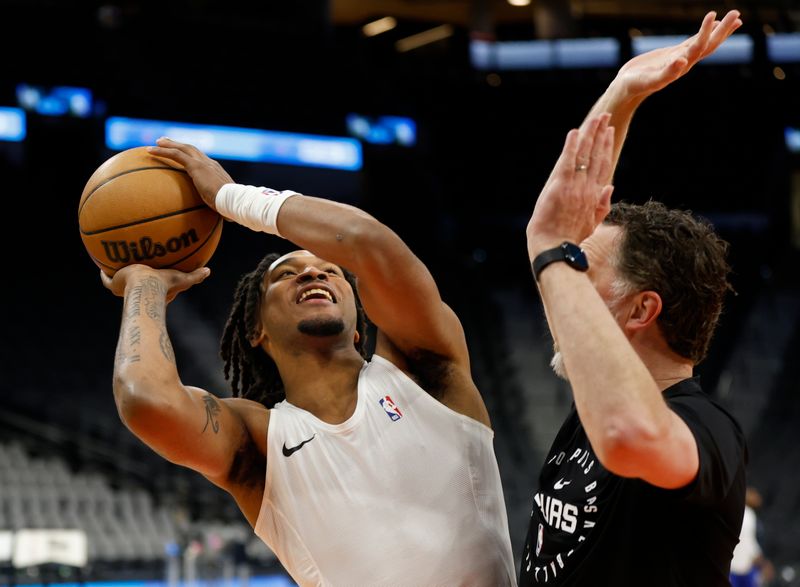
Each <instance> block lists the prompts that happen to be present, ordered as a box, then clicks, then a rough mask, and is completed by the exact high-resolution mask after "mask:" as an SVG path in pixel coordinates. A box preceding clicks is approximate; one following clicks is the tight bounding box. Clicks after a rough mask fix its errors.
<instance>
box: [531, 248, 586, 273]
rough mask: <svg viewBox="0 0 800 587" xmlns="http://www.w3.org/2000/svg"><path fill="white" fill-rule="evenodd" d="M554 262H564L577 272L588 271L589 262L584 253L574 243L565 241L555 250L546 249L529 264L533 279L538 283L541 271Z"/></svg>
mask: <svg viewBox="0 0 800 587" xmlns="http://www.w3.org/2000/svg"><path fill="white" fill-rule="evenodd" d="M556 261H564V262H565V263H566V264H567V265H569V266H570V267H572V268H573V269H575V270H577V271H588V270H589V261H587V259H586V253H584V252H583V249H581V248H580V247H579V246H578V245H576V244H574V243H571V242H568V241H565V242H563V243H561V245H559V246H558V247H556V248H555V249H547V250H546V251H542V252H541V253H539V254H538V255H536V258H535V259H534V260H533V262H532V263H531V268H532V269H533V278H534V279H535V280H536V281H537V282H538V281H539V274H540V273H541V272H542V269H544V268H545V267H547V266H548V265H550V263H555V262H556Z"/></svg>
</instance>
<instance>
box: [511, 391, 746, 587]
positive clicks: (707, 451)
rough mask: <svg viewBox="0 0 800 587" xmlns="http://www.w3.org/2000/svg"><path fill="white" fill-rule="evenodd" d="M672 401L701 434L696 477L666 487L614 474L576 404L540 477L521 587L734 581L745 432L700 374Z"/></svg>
mask: <svg viewBox="0 0 800 587" xmlns="http://www.w3.org/2000/svg"><path fill="white" fill-rule="evenodd" d="M664 399H665V400H666V401H667V403H668V405H669V407H670V408H671V409H672V410H673V411H674V412H675V413H676V414H678V416H680V417H681V418H682V419H683V420H684V422H686V424H687V425H688V426H689V429H690V430H691V431H692V434H694V437H695V440H696V441H697V448H698V453H699V457H700V469H699V472H698V475H697V478H696V479H695V480H694V481H693V482H692V483H690V484H689V485H688V486H686V487H684V488H681V489H675V490H667V489H661V488H658V487H655V486H653V485H650V484H649V483H646V482H644V481H642V480H640V479H629V478H624V477H620V476H618V475H615V474H613V473H611V472H609V471H608V470H606V469H605V468H604V467H603V466H602V465H601V464H600V461H599V460H598V459H597V457H596V456H595V454H594V451H593V450H592V447H591V445H590V444H589V439H588V438H587V436H586V432H585V430H584V429H583V426H582V425H581V422H580V420H579V419H578V413H577V412H576V410H575V407H574V405H573V408H572V411H571V413H570V415H569V416H568V418H567V420H566V422H564V425H563V426H562V427H561V430H560V431H559V433H558V435H557V436H556V439H555V442H554V443H553V446H552V448H551V449H550V452H549V453H548V455H547V458H546V459H545V464H544V466H543V467H542V471H541V474H540V476H539V490H538V492H537V493H536V495H535V496H534V500H533V501H534V503H533V511H532V513H531V522H530V527H529V529H528V537H527V540H526V542H525V550H524V551H523V554H522V564H521V568H520V579H519V584H520V586H521V587H526V586H528V585H558V586H598V587H612V586H613V587H625V586H635V587H645V586H646V587H660V586H670V587H675V586H696V587H716V586H723V585H724V586H726V587H728V586H729V585H730V582H729V578H728V574H729V571H730V564H731V557H732V556H733V548H734V546H736V543H737V542H738V540H739V531H740V529H741V525H742V516H743V515H744V497H745V485H746V479H745V468H746V464H747V448H746V444H745V439H744V435H743V433H742V430H741V428H740V426H739V424H738V423H737V422H736V420H735V419H734V418H733V417H732V416H731V415H730V414H728V413H727V412H726V411H725V409H724V408H722V407H721V406H719V405H718V404H716V403H715V402H714V401H713V400H711V399H710V398H709V397H708V396H707V395H706V394H705V393H704V392H703V391H702V389H701V388H700V385H699V382H698V380H697V378H692V379H686V380H684V381H681V382H680V383H677V384H675V385H673V386H671V387H670V388H668V389H666V390H665V391H664Z"/></svg>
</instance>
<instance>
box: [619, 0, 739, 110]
mask: <svg viewBox="0 0 800 587" xmlns="http://www.w3.org/2000/svg"><path fill="white" fill-rule="evenodd" d="M739 16H740V14H739V11H738V10H731V11H730V12H728V13H727V14H726V15H725V17H724V18H723V19H722V20H721V21H718V20H716V12H709V13H708V14H706V16H705V18H704V19H703V23H702V24H701V25H700V30H699V31H698V32H697V33H696V34H695V35H693V36H691V37H689V38H688V39H686V40H685V41H683V42H682V43H679V44H677V45H673V46H670V47H662V48H660V49H654V50H652V51H648V52H647V53H643V54H641V55H638V56H636V57H634V58H633V59H631V60H630V61H628V62H627V63H626V64H625V65H623V66H622V68H621V69H620V70H619V73H618V74H617V79H618V80H619V81H624V82H625V86H626V87H627V88H628V92H629V96H631V97H634V96H647V95H650V94H652V93H654V92H657V91H658V90H660V89H662V88H664V87H665V86H667V85H669V84H671V83H672V82H674V81H675V80H676V79H678V78H679V77H681V76H683V75H685V74H686V73H687V72H688V71H689V70H690V69H691V68H692V67H694V65H695V64H696V63H697V62H698V61H700V60H702V59H704V58H705V57H707V56H709V55H711V54H712V53H713V52H714V51H716V50H717V48H718V47H719V46H720V45H721V44H722V43H723V42H724V41H725V39H727V38H728V37H730V36H731V34H733V32H734V31H735V30H736V29H738V28H739V27H740V26H741V25H742V21H741V20H740V18H739Z"/></svg>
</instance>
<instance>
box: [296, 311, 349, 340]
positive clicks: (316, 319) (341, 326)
mask: <svg viewBox="0 0 800 587" xmlns="http://www.w3.org/2000/svg"><path fill="white" fill-rule="evenodd" d="M297 330H299V331H300V332H301V333H303V334H306V335H308V336H319V337H327V336H338V335H340V334H342V333H343V332H344V331H345V323H344V320H343V319H342V317H341V316H330V315H317V316H313V317H309V318H304V319H302V320H300V321H299V322H298V323H297Z"/></svg>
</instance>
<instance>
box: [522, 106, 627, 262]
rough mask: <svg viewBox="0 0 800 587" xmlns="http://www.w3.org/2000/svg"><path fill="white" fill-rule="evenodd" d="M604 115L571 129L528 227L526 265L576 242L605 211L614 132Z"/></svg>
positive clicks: (606, 211) (609, 196)
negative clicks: (567, 242) (561, 245)
mask: <svg viewBox="0 0 800 587" xmlns="http://www.w3.org/2000/svg"><path fill="white" fill-rule="evenodd" d="M610 118H611V116H610V114H608V113H604V114H599V115H596V116H592V117H591V118H590V119H589V120H587V122H586V124H584V125H583V126H582V127H581V130H571V131H570V132H569V134H567V140H566V143H565V144H564V149H563V151H562V152H561V156H560V157H559V158H558V161H557V162H556V165H555V167H554V168H553V171H552V173H551V174H550V177H549V179H548V180H547V183H546V184H545V186H544V188H543V189H542V193H541V194H540V195H539V198H538V200H536V206H535V208H534V210H533V216H531V219H530V222H529V223H528V229H527V236H528V254H529V256H530V259H531V260H532V259H533V258H534V257H535V256H536V255H538V254H539V253H540V252H542V251H543V250H545V249H549V248H553V247H556V246H558V245H560V244H561V243H562V242H564V241H570V242H573V243H576V244H578V243H580V242H581V241H583V240H584V239H586V238H587V237H588V236H589V235H590V234H592V232H594V229H595V228H596V227H597V225H598V224H600V223H601V222H602V221H603V219H604V218H605V217H606V215H607V214H608V212H609V210H610V209H611V193H612V192H613V191H614V188H613V187H612V186H611V185H607V184H606V183H605V180H604V178H605V177H607V176H608V174H609V169H610V167H611V157H612V152H613V146H614V128H613V127H610V126H608V121H609V120H610Z"/></svg>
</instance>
